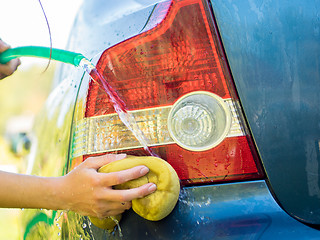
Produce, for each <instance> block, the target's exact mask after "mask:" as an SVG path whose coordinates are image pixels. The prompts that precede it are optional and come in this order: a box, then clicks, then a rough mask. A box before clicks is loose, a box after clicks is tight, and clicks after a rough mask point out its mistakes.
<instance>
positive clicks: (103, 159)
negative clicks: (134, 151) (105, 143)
mask: <svg viewBox="0 0 320 240" xmlns="http://www.w3.org/2000/svg"><path fill="white" fill-rule="evenodd" d="M126 156H127V155H126V154H105V155H101V156H97V157H90V158H88V159H87V160H86V161H85V162H84V164H85V165H86V166H88V167H89V168H93V169H96V170H98V169H99V168H100V167H102V166H104V165H106V164H108V163H110V162H113V161H118V160H121V159H123V158H125V157H126Z"/></svg>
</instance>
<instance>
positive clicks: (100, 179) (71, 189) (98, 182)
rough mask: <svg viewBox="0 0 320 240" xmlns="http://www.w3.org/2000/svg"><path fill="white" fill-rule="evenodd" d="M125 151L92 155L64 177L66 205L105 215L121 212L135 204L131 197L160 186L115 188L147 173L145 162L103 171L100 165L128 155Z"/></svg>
mask: <svg viewBox="0 0 320 240" xmlns="http://www.w3.org/2000/svg"><path fill="white" fill-rule="evenodd" d="M125 157H126V155H125V154H119V155H116V154H107V155H103V156H99V157H90V158H88V159H87V160H86V161H84V162H83V163H82V164H80V165H79V166H78V167H76V168H75V169H73V170H72V171H71V172H70V173H68V174H67V175H65V176H63V177H61V183H60V184H61V185H60V186H61V188H60V189H61V192H60V194H61V196H62V202H63V204H64V205H63V207H62V208H63V209H68V210H72V211H74V212H77V213H79V214H81V215H85V216H92V217H98V218H104V217H108V216H115V215H118V214H120V213H122V212H124V211H125V210H127V209H129V208H130V207H131V201H132V200H133V199H135V198H142V197H144V196H146V195H148V194H151V193H152V192H154V191H155V190H156V185H155V184H153V183H148V184H145V185H143V186H141V187H138V188H133V189H128V190H115V189H113V188H112V186H115V185H118V184H121V183H124V182H127V181H130V180H132V179H136V178H139V177H141V176H144V175H145V174H147V173H148V172H149V169H148V168H147V167H145V166H137V167H134V168H131V169H128V170H123V171H119V172H112V173H99V172H98V169H99V168H100V167H102V166H104V165H105V164H108V163H109V162H112V161H116V160H120V159H123V158H125Z"/></svg>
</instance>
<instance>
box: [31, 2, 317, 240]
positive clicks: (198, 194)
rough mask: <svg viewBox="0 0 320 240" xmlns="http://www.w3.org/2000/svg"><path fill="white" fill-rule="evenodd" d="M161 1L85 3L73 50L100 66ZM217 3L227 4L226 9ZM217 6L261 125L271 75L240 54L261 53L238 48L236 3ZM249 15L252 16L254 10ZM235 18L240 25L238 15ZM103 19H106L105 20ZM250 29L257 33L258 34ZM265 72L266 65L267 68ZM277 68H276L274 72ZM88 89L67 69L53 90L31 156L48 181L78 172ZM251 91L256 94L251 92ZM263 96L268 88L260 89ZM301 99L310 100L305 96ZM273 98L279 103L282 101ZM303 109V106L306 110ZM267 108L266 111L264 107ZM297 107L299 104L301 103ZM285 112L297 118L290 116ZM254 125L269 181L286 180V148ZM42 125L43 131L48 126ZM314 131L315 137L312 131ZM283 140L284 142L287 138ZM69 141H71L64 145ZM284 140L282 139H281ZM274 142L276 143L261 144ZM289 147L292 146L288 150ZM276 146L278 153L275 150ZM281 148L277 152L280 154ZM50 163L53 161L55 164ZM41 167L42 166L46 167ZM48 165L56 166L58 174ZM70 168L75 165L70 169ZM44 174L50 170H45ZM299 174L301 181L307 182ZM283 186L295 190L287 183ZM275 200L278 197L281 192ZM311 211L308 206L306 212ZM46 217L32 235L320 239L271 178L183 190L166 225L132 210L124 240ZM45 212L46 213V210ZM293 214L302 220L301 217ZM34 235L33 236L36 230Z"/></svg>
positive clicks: (245, 97) (75, 220)
mask: <svg viewBox="0 0 320 240" xmlns="http://www.w3.org/2000/svg"><path fill="white" fill-rule="evenodd" d="M157 2H159V1H154V2H152V4H150V1H138V0H136V1H132V0H131V1H129V0H126V1H109V2H108V4H105V1H102V0H98V1H93V0H88V1H84V5H83V7H82V8H81V9H80V12H79V14H78V17H77V19H76V21H75V25H74V27H73V30H72V33H71V37H70V41H69V47H68V49H69V50H74V51H77V52H81V53H83V54H84V55H85V56H86V57H88V58H90V59H93V62H94V63H95V62H96V61H97V60H98V59H99V57H100V55H101V53H102V51H104V50H105V49H107V48H108V47H110V46H113V45H115V44H117V43H119V42H121V41H123V40H126V39H128V38H130V37H132V36H134V35H137V34H139V33H140V32H141V31H143V29H144V26H145V25H146V23H147V21H148V19H149V17H150V14H152V11H153V9H154V6H155V4H156V3H157ZM252 2H253V1H249V3H252ZM249 3H248V4H249ZM122 4H123V5H126V4H128V5H129V4H134V6H135V7H134V8H129V7H128V9H122V10H121V6H122ZM228 4H230V5H228ZM239 4H240V3H239ZM279 4H280V3H279ZM217 5H219V6H220V8H219V7H218V6H217ZM212 6H213V10H214V13H215V14H216V17H217V20H218V26H219V29H220V33H221V36H222V39H223V43H224V44H225V49H226V54H227V57H228V59H229V61H230V66H231V71H232V74H233V77H234V79H235V81H236V86H237V88H238V92H239V96H240V100H241V102H242V104H243V108H244V110H245V113H246V116H247V117H248V119H249V120H250V117H251V118H253V120H256V119H255V118H254V117H255V116H256V115H257V114H259V113H260V112H259V111H258V112H256V113H255V111H256V110H257V109H254V107H255V105H254V104H261V102H262V100H261V99H260V95H261V94H266V93H265V92H263V93H261V92H259V91H258V90H259V89H258V90H257V89H256V87H260V86H263V87H268V86H266V83H263V80H266V79H265V78H266V77H264V76H265V72H270V71H269V70H268V69H266V67H265V66H264V64H263V63H260V65H258V63H256V61H257V59H256V58H254V57H252V58H250V60H251V61H253V62H248V64H249V63H250V64H253V63H254V64H257V66H254V67H251V66H247V65H245V64H244V63H245V61H244V63H243V62H242V60H241V59H240V58H239V53H238V52H237V51H239V49H238V48H239V47H240V50H242V51H243V52H242V55H245V56H246V54H247V55H250V56H251V51H253V50H254V47H252V48H253V49H251V50H250V48H248V53H246V52H245V50H246V49H245V48H244V46H243V45H240V46H239V45H237V44H238V40H237V38H236V35H237V34H239V36H240V37H242V35H241V34H240V33H239V31H240V30H241V26H239V24H243V22H241V21H238V22H237V21H236V20H234V19H233V18H232V17H231V16H229V15H230V14H233V12H232V11H231V10H230V9H228V8H227V7H228V6H233V7H234V5H232V3H231V2H224V1H212ZM270 8H271V7H270ZM234 9H236V8H234ZM254 10H255V8H249V9H247V11H249V12H250V13H252V14H253V13H254V12H255V11H254ZM235 11H236V10H235ZM112 12H117V13H118V14H119V16H121V17H118V18H114V19H111V18H109V17H108V16H112ZM293 12H294V11H293ZM108 14H109V15H108ZM241 14H246V12H243V13H241ZM232 16H233V17H234V18H236V19H238V18H237V16H235V15H232ZM229 18H230V19H229ZM100 19H102V20H103V19H104V21H102V20H100ZM110 19H111V20H110ZM231 20H234V21H235V23H237V24H238V25H235V26H236V27H234V28H237V30H238V32H237V34H234V35H233V32H232V31H235V29H234V28H233V27H232V24H235V23H234V22H231ZM228 21H230V22H228ZM259 26H260V25H259ZM260 27H261V26H260ZM247 30H248V31H249V30H250V29H247ZM251 30H252V29H251ZM224 31H225V33H224ZM228 32H229V34H230V35H233V36H232V37H231V36H229V35H228V34H227V33H228ZM251 33H252V32H251ZM244 35H245V34H244ZM266 41H267V40H266ZM244 42H245V41H243V43H244ZM237 46H238V48H237ZM249 50H250V51H249ZM270 51H271V49H270ZM270 54H271V53H270ZM239 59H240V61H239ZM247 60H248V58H246V61H247ZM269 63H270V62H269ZM279 64H280V63H279V62H278V64H277V66H278V65H279ZM314 64H315V63H314ZM262 66H264V67H262ZM258 67H260V69H259V68H258ZM269 68H272V67H271V66H269ZM289 69H290V68H289ZM259 70H260V71H259ZM261 71H262V72H261ZM247 74H249V77H247ZM250 74H251V75H252V76H259V77H260V78H259V79H258V80H256V81H257V83H259V84H260V85H256V86H255V84H257V83H256V82H248V81H249V80H251V81H254V80H255V79H256V78H253V77H252V78H250V77H251V75H250ZM281 74H284V73H281ZM248 79H249V80H248ZM271 82H272V83H273V84H276V83H277V81H276V80H275V79H273V81H271ZM298 82H299V84H302V83H300V81H298ZM88 83H89V77H88V76H87V75H84V76H83V71H82V70H81V69H73V68H71V67H70V66H62V68H61V70H60V72H59V74H58V75H57V80H56V81H55V86H56V88H55V90H54V91H53V95H51V96H50V97H49V100H48V104H47V107H46V108H47V109H46V108H45V110H44V112H42V113H40V114H39V117H38V121H39V124H37V125H36V128H35V130H36V131H35V139H36V142H38V144H36V145H33V146H35V147H34V150H33V151H32V154H31V158H30V159H31V160H30V162H31V163H32V164H30V166H33V167H32V169H33V171H32V173H33V174H38V175H42V176H52V175H59V174H63V173H65V172H66V171H68V170H70V169H71V168H72V167H74V165H75V164H78V163H79V162H77V161H76V160H75V161H70V162H68V161H69V160H70V159H69V158H70V156H72V150H73V148H74V147H75V146H73V145H72V144H73V142H71V143H70V148H69V142H70V139H71V137H70V133H73V132H74V131H75V129H73V130H72V132H71V131H70V129H71V126H72V124H73V120H72V118H73V117H75V116H79V115H80V116H84V111H85V107H86V94H87V88H88ZM247 85H248V86H247ZM280 85H281V84H280ZM249 86H251V87H252V88H249ZM272 86H274V85H272ZM301 86H302V85H301ZM253 87H254V88H253ZM295 88H296V89H297V86H295ZM298 89H299V88H298ZM272 90H274V91H276V92H278V90H277V89H276V88H275V87H273V88H272ZM282 90H283V89H282ZM260 91H262V90H261V89H260ZM264 91H266V90H264ZM270 91H271V90H270ZM270 94H271V93H270ZM274 94H275V93H274ZM301 95H302V96H303V94H301ZM301 95H300V97H301ZM263 96H264V98H263V100H264V101H265V102H267V100H268V99H266V95H263ZM271 96H272V97H274V98H275V96H274V95H271ZM278 100H279V99H278ZM280 100H282V101H279V102H278V103H277V106H278V107H277V108H275V110H274V111H273V112H277V111H279V108H280V107H281V106H282V105H281V104H283V102H284V101H285V96H284V95H282V99H280ZM249 101H257V103H250V102H249ZM75 102H77V107H76V108H75V109H74V104H75ZM49 103H50V104H49ZM250 104H251V105H250ZM300 105H301V104H300ZM300 105H299V104H298V106H300ZM303 106H304V105H303ZM259 107H260V105H259ZM264 107H266V106H265V105H264ZM292 107H297V106H296V105H294V106H292ZM300 107H301V106H300ZM302 109H304V108H302ZM305 110H306V109H305ZM309 110H310V109H309ZM250 111H251V112H250ZM50 112H53V113H54V115H55V117H54V119H55V120H54V121H51V124H49V123H50V119H52V116H53V115H50V114H49V113H50ZM285 112H287V113H289V111H285ZM310 112H311V110H310ZM312 113H313V112H312ZM255 114H256V115H255ZM50 116H51V117H50ZM308 119H309V121H310V120H312V119H311V117H309V118H308ZM253 120H252V119H251V120H250V121H249V123H250V124H253V127H252V126H250V127H251V131H252V132H253V134H254V135H253V136H254V139H255V141H256V143H257V146H258V150H259V153H260V154H261V156H262V158H263V159H262V160H263V163H264V166H265V168H266V170H267V174H268V177H269V176H270V175H271V177H274V176H273V174H272V173H269V171H271V170H270V169H269V170H268V167H267V166H271V169H272V171H275V172H276V173H275V174H279V171H278V170H279V169H278V167H275V166H272V164H271V163H272V160H273V159H271V157H272V153H273V154H275V155H277V156H273V157H275V159H274V161H279V159H282V157H283V155H284V153H283V152H280V150H281V149H280V150H279V148H278V146H276V144H274V143H273V142H272V140H273V138H272V136H273V132H272V131H271V133H267V132H266V130H268V128H266V125H265V124H266V123H265V122H264V121H263V120H262V119H261V120H259V121H258V120H256V122H254V121H253ZM264 120H266V119H264ZM286 120H287V118H284V119H283V122H280V123H281V124H282V125H281V126H282V127H283V125H284V122H285V121H286ZM312 121H313V120H312ZM314 121H316V120H314ZM273 123H275V122H273ZM254 124H255V125H254ZM259 124H260V125H259ZM42 125H43V127H40V126H42ZM273 126H274V125H273ZM259 127H261V128H262V130H263V131H262V130H259ZM291 128H292V127H291ZM291 130H292V129H291ZM47 133H48V135H49V136H48V137H49V138H48V139H50V141H51V142H50V143H48V144H47V143H46V140H42V138H44V137H46V136H45V135H46V134H47ZM308 133H310V131H309V132H308ZM259 134H260V135H259ZM263 134H264V135H263ZM278 135H281V131H280V130H278ZM278 135H277V137H278V138H279V137H281V136H278ZM287 137H288V135H287ZM264 138H266V139H264ZM61 139H63V142H62V141H61ZM296 139H300V137H298V136H295V137H294V139H293V140H294V142H296ZM59 140H60V141H59ZM287 140H288V139H287ZM278 141H280V140H279V139H278ZM266 143H267V144H270V145H269V146H263V145H261V144H266ZM62 145H63V146H62ZM283 145H285V144H284V143H283V142H280V146H283ZM262 146H263V147H262ZM285 146H286V147H288V146H287V145H285ZM295 146H296V145H295ZM265 148H268V149H265ZM270 148H271V150H272V151H270ZM273 148H276V150H277V152H276V151H275V149H273ZM70 150H71V151H70ZM313 150H314V149H313V148H310V149H309V151H310V152H312V151H313ZM44 151H47V153H45V155H44V154H40V153H41V152H44ZM52 151H56V153H55V154H53V155H52V157H51V156H50V155H51V153H52ZM69 151H70V152H69ZM268 151H270V152H268ZM266 155H267V156H269V159H271V160H270V161H271V162H270V164H269V165H268V160H265V156H266ZM289 155H294V154H293V153H291V152H289V153H288V154H286V156H285V157H286V158H285V160H286V162H287V163H288V162H289V163H290V161H289V159H290V158H289V157H290V156H289ZM68 156H69V157H68ZM49 158H50V161H47V160H48V159H49ZM32 159H33V160H32ZM32 161H33V162H32ZM265 161H266V162H265ZM283 161H284V160H283ZM312 161H313V162H312ZM312 161H311V165H310V166H309V167H314V169H316V168H315V165H314V164H315V163H314V160H312ZM50 162H51V163H50ZM48 163H49V164H48ZM276 163H277V162H276ZM312 163H313V165H312ZM291 165H292V164H290V165H289V166H290V167H291ZM35 166H38V167H39V168H38V167H35ZM48 166H50V168H49V167H48ZM67 166H68V167H69V169H68V170H67V168H68V167H67ZM289 166H288V167H289ZM304 167H305V166H304ZM43 168H44V169H48V170H47V171H43V170H41V169H43ZM52 168H54V169H55V170H54V171H55V172H53V174H52V173H51V172H50V170H49V169H51V170H52ZM283 168H284V166H283ZM37 169H38V170H37ZM297 172H298V175H299V174H300V175H301V174H302V173H299V171H297ZM279 175H280V176H278V178H281V177H285V176H287V175H290V176H291V177H292V175H291V174H290V173H288V171H286V172H285V173H282V172H281V173H280V174H279ZM298 175H297V179H296V181H298V180H299V178H298V177H299V176H298ZM302 175H303V174H302ZM314 176H316V175H314ZM302 177H303V176H302ZM304 177H305V176H304ZM276 179H277V178H276ZM283 181H287V180H283ZM290 181H291V182H290ZM290 181H289V183H292V182H293V183H296V182H295V181H293V179H291V180H290ZM270 183H271V187H273V185H272V183H273V182H272V181H271V182H270ZM298 185H299V184H298ZM298 185H297V186H298ZM282 187H287V186H283V185H282ZM300 187H301V186H300ZM272 189H273V188H272ZM291 190H292V189H291ZM284 192H286V193H287V194H286V197H288V194H289V191H287V190H284ZM275 196H276V197H277V196H278V195H277V193H276V194H275ZM303 209H306V208H305V207H304V208H303ZM39 211H40V210H39ZM39 211H37V214H35V215H33V216H34V218H33V220H32V217H29V218H28V222H29V223H30V224H29V225H28V229H32V228H34V229H36V228H38V229H39V232H41V231H47V232H48V236H49V235H50V233H52V234H54V236H52V238H53V239H54V238H58V239H59V238H62V239H80V238H82V239H105V238H108V239H140V238H143V239H210V238H213V239H258V238H259V239H270V238H271V237H273V238H287V239H293V238H298V239H319V237H320V232H319V231H318V230H315V229H313V228H310V227H308V226H306V225H304V224H302V223H300V222H299V221H297V220H296V219H293V218H292V217H291V216H289V215H288V214H287V213H285V212H284V211H283V210H282V209H281V208H280V207H279V204H278V203H277V202H276V201H275V200H274V196H272V194H271V193H270V189H269V188H268V186H267V184H266V182H265V181H264V180H259V181H251V182H240V183H228V184H212V185H207V186H193V187H185V188H183V189H182V190H181V195H180V198H179V201H178V204H177V206H176V208H175V209H174V211H173V212H172V213H171V214H170V215H169V216H168V217H167V218H165V219H164V220H162V221H159V222H150V221H147V220H144V219H142V218H141V217H139V216H138V215H137V214H135V213H134V212H133V211H132V210H130V211H128V212H126V213H124V215H123V219H122V220H121V222H120V227H121V232H122V235H123V237H121V236H119V232H118V231H114V232H112V233H109V232H107V231H105V230H102V229H99V228H97V227H95V226H93V225H92V224H91V222H90V221H89V219H88V218H87V217H83V216H80V215H78V214H75V213H73V212H71V211H69V212H64V211H62V212H61V211H59V212H58V213H56V212H53V211H49V212H45V213H46V214H47V216H48V217H47V218H46V220H45V221H43V219H42V222H40V220H39V222H36V221H35V220H34V219H40V217H39V215H40V213H39ZM287 211H288V210H287ZM41 212H43V210H42V211H41ZM288 212H290V211H288ZM290 213H291V214H292V215H294V216H296V214H293V213H292V212H290ZM306 215H307V214H306ZM41 216H43V215H41ZM57 216H58V217H57ZM53 217H55V220H54V221H52V219H53ZM43 223H45V224H47V225H46V227H47V228H44V227H43ZM30 225H32V226H30ZM39 226H40V227H39ZM44 229H45V230H44ZM30 232H32V231H31V230H30ZM30 239H34V237H33V236H32V235H30Z"/></svg>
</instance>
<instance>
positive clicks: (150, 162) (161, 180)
mask: <svg viewBox="0 0 320 240" xmlns="http://www.w3.org/2000/svg"><path fill="white" fill-rule="evenodd" d="M139 165H145V166H147V167H148V168H149V170H150V171H149V172H148V173H147V174H146V175H145V176H143V177H140V178H138V179H135V180H131V181H129V182H126V183H123V184H120V185H117V186H115V188H116V189H131V188H136V187H139V186H142V185H144V184H146V183H149V182H152V183H155V184H156V185H157V190H156V191H155V192H154V193H152V194H150V195H148V196H146V197H143V198H139V199H134V200H132V209H133V210H134V211H135V212H136V213H137V214H138V215H140V216H141V217H143V218H145V219H147V220H150V221H159V220H161V219H163V218H165V217H166V216H168V215H169V214H170V213H171V211H172V210H173V208H174V207H175V205H176V203H177V201H178V197H179V192H180V182H179V178H178V175H177V173H176V172H175V170H174V169H173V168H172V167H171V165H170V164H169V163H167V162H166V161H164V160H162V159H160V158H157V157H150V156H148V157H147V156H142V157H136V156H128V157H127V158H124V159H122V160H119V161H114V162H111V163H109V164H107V165H105V166H103V167H101V168H100V169H99V172H104V173H110V172H117V171H121V170H125V169H129V168H132V167H135V166H139ZM91 219H94V218H91ZM110 220H111V221H112V219H110V218H106V219H103V220H100V224H95V221H92V223H93V224H95V225H96V226H98V227H101V228H104V229H110V228H106V227H103V226H104V225H109V224H106V223H103V224H101V221H110ZM115 225H116V223H114V224H113V227H114V226H115ZM113 227H112V229H113Z"/></svg>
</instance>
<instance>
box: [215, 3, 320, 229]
mask: <svg viewBox="0 0 320 240" xmlns="http://www.w3.org/2000/svg"><path fill="white" fill-rule="evenodd" d="M211 3H212V6H213V9H214V13H215V15H216V18H217V22H218V25H219V29H220V33H221V37H222V41H223V44H224V47H225V51H226V54H227V57H228V60H229V64H230V68H231V71H232V74H233V77H234V81H235V84H236V86H237V90H238V93H239V96H240V101H241V103H242V106H243V109H244V111H245V115H246V117H247V120H248V122H249V126H250V128H251V131H252V133H253V137H254V139H255V142H256V145H257V147H258V150H259V153H260V157H261V160H262V162H263V165H264V167H265V170H266V173H267V176H268V182H269V183H270V189H271V191H272V192H273V193H274V196H275V198H276V199H277V200H278V202H279V204H280V205H281V206H282V207H283V208H284V210H285V211H287V212H288V213H290V215H292V216H295V217H296V218H297V219H299V220H301V221H304V222H307V223H311V224H320V208H319V204H320V188H319V161H320V155H319V136H320V124H319V122H320V109H319V102H320V91H319V90H320V76H319V72H320V71H319V70H320V69H319V66H320V65H319V59H320V51H319V50H320V33H319V29H320V18H319V8H320V4H319V2H318V1H303V2H302V1H281V2H278V1H273V0H269V1H263V2H262V1H241V2H235V1H232V2H230V1H220V0H219V1H211Z"/></svg>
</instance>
